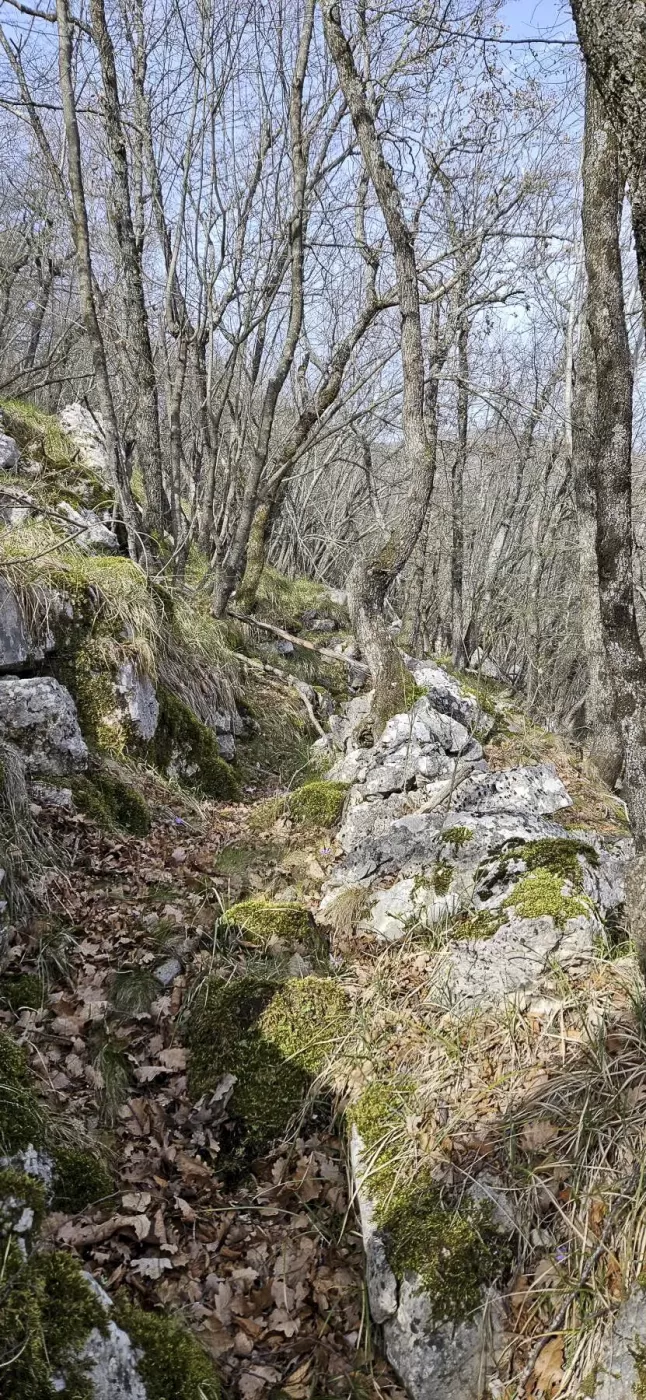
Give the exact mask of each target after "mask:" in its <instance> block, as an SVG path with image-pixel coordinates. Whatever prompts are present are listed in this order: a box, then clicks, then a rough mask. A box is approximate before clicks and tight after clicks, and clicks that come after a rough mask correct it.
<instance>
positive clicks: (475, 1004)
mask: <svg viewBox="0 0 646 1400" xmlns="http://www.w3.org/2000/svg"><path fill="white" fill-rule="evenodd" d="M601 932H602V925H601V922H600V920H599V919H598V918H597V916H596V914H594V913H593V911H592V910H591V911H590V914H589V916H588V915H585V914H581V915H578V916H576V917H575V918H572V919H568V920H567V921H566V922H565V925H564V927H563V928H558V927H557V925H556V924H555V923H554V920H553V919H551V918H550V917H549V915H546V914H544V915H541V916H540V918H536V919H519V918H517V917H516V915H515V913H514V912H513V910H510V912H509V914H508V916H507V918H506V919H505V922H504V923H503V924H502V925H501V926H500V928H499V929H498V930H497V932H496V933H494V934H493V936H492V937H491V938H465V939H462V940H461V941H460V942H459V943H454V944H453V945H452V946H451V948H450V950H449V951H448V953H447V954H446V957H445V958H444V959H443V960H442V961H441V963H440V964H439V965H438V966H437V967H436V968H435V970H434V974H433V990H434V992H435V994H436V996H437V999H438V1003H440V1004H441V1005H443V1006H445V1007H446V1008H447V1009H449V1008H450V1010H451V1011H452V1012H453V1013H454V1014H455V1015H462V1014H465V1013H467V1012H470V1011H475V1010H481V1009H482V1008H484V1007H487V1006H495V1005H496V1004H497V1003H500V1002H502V1001H505V1000H507V999H510V998H511V999H513V1000H516V999H519V998H520V999H521V1000H523V999H524V998H525V997H526V996H527V995H530V994H533V993H534V992H536V991H537V990H538V988H539V987H540V985H541V982H542V980H543V979H544V978H545V977H546V976H547V975H548V974H549V973H550V970H551V968H552V966H553V965H554V964H555V963H558V965H559V966H560V967H563V968H565V969H566V970H567V971H569V972H573V971H575V970H576V969H577V968H578V969H579V970H580V969H582V968H583V967H585V965H586V963H589V962H590V961H591V959H592V958H593V956H594V944H595V937H598V936H599V935H600V934H601Z"/></svg>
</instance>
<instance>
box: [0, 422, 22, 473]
mask: <svg viewBox="0 0 646 1400" xmlns="http://www.w3.org/2000/svg"><path fill="white" fill-rule="evenodd" d="M19 461H20V448H19V447H18V443H17V442H16V440H15V438H12V437H9V435H8V434H7V433H2V432H0V471H3V472H15V470H16V468H17V466H18V463H19Z"/></svg>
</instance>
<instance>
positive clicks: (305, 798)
mask: <svg viewBox="0 0 646 1400" xmlns="http://www.w3.org/2000/svg"><path fill="white" fill-rule="evenodd" d="M347 794H348V784H347V783H330V782H325V780H324V779H321V781H320V782H314V783H304V784H303V787H300V788H296V791H295V792H292V793H290V795H289V798H288V801H287V805H288V811H289V815H290V817H291V818H292V820H293V821H294V822H296V824H297V825H298V826H306V827H324V828H330V827H333V826H336V824H337V822H339V821H340V820H341V813H342V812H343V807H344V804H345V799H346V797H347Z"/></svg>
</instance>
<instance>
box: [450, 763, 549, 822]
mask: <svg viewBox="0 0 646 1400" xmlns="http://www.w3.org/2000/svg"><path fill="white" fill-rule="evenodd" d="M451 806H452V808H453V810H454V811H456V812H469V811H472V812H478V813H484V812H505V811H511V812H519V811H520V812H528V813H529V814H530V815H537V814H538V815H539V816H547V815H550V814H551V813H553V812H558V811H560V810H561V809H562V808H563V807H571V806H572V799H571V797H570V796H569V793H568V791H567V788H566V787H565V786H564V784H563V783H562V782H561V779H560V778H559V776H558V773H557V772H556V769H555V768H554V766H553V764H551V763H536V764H534V765H532V766H528V767H521V768H505V769H503V770H502V771H500V772H495V773H474V774H473V775H472V776H471V777H469V778H467V779H466V781H465V782H464V783H462V784H461V786H460V787H459V788H458V790H457V791H456V793H455V794H454V797H453V799H452V802H451Z"/></svg>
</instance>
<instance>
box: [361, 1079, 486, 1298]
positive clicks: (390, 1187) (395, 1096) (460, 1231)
mask: <svg viewBox="0 0 646 1400" xmlns="http://www.w3.org/2000/svg"><path fill="white" fill-rule="evenodd" d="M413 1099H414V1088H413V1085H412V1084H411V1082H410V1081H408V1080H406V1079H401V1080H393V1081H386V1082H382V1083H375V1084H371V1085H369V1086H368V1088H367V1089H366V1090H365V1091H364V1093H363V1094H362V1095H361V1098H360V1099H359V1101H358V1103H357V1104H356V1105H355V1107H354V1109H353V1110H352V1113H351V1119H352V1121H353V1122H354V1123H355V1124H356V1127H357V1131H358V1132H359V1134H360V1136H361V1138H362V1140H363V1143H364V1145H365V1149H366V1166H367V1167H368V1169H369V1177H368V1181H369V1187H370V1193H371V1196H372V1199H373V1201H374V1205H375V1218H376V1221H377V1224H378V1225H379V1227H380V1229H381V1231H382V1233H383V1236H384V1241H385V1245H386V1253H387V1256H388V1261H389V1263H390V1266H391V1268H392V1269H393V1272H394V1273H395V1275H396V1276H397V1278H398V1279H400V1280H401V1279H403V1278H404V1276H405V1275H406V1274H409V1273H414V1274H417V1275H418V1276H419V1278H420V1280H421V1282H422V1284H423V1286H424V1289H425V1291H426V1292H427V1293H428V1296H429V1299H430V1302H431V1306H432V1310H433V1318H434V1320H435V1321H437V1322H440V1321H444V1320H451V1321H453V1322H460V1321H462V1320H463V1319H465V1318H467V1317H468V1316H469V1315H470V1314H472V1313H473V1312H474V1311H476V1310H477V1308H478V1307H479V1306H480V1304H481V1302H482V1296H481V1291H482V1287H483V1285H485V1284H489V1283H491V1282H493V1280H494V1279H495V1278H496V1277H498V1276H499V1275H500V1274H501V1273H503V1272H504V1270H505V1269H506V1268H507V1267H508V1265H509V1263H510V1259H511V1251H510V1249H509V1246H508V1244H507V1242H506V1241H505V1240H504V1238H502V1237H501V1235H500V1233H499V1232H498V1231H497V1230H496V1229H495V1227H494V1225H493V1223H492V1218H491V1212H490V1209H489V1207H488V1206H487V1205H480V1204H478V1205H475V1204H473V1203H472V1202H470V1201H468V1200H463V1201H461V1202H460V1203H459V1204H456V1203H455V1202H452V1201H450V1200H449V1199H448V1198H447V1197H446V1196H445V1194H444V1193H443V1192H442V1191H441V1190H440V1188H439V1187H438V1186H437V1185H436V1183H435V1182H433V1181H432V1180H431V1179H430V1178H429V1177H428V1176H426V1175H425V1174H422V1176H421V1177H418V1178H416V1180H415V1181H413V1182H410V1183H407V1184H405V1185H404V1186H398V1185H397V1169H398V1164H399V1160H400V1151H399V1145H398V1139H400V1138H401V1136H402V1134H403V1132H404V1131H405V1123H406V1119H407V1117H408V1115H409V1114H410V1112H411V1107H412V1103H413Z"/></svg>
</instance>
